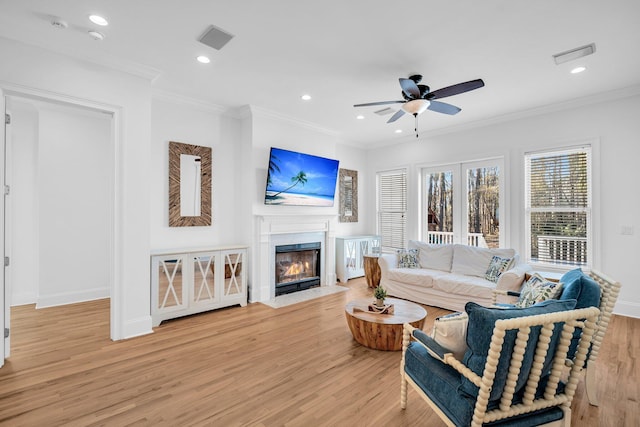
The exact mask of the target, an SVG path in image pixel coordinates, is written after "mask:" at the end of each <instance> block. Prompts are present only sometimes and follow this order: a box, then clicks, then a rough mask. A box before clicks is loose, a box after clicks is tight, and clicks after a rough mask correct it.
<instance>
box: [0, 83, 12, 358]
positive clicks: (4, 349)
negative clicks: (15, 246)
mask: <svg viewBox="0 0 640 427" xmlns="http://www.w3.org/2000/svg"><path fill="white" fill-rule="evenodd" d="M5 104H6V102H5V97H4V91H3V90H2V88H1V87H0V110H2V123H3V126H2V132H0V152H2V159H0V176H1V177H2V187H3V188H4V186H5V174H4V168H5V149H6V145H5V135H6V128H7V126H6V124H4V123H5V121H4V119H5V114H6V111H7V110H6V105H5ZM3 194H4V191H3ZM1 199H2V202H0V232H1V233H2V250H1V251H2V258H1V259H2V262H3V263H4V257H5V254H4V236H5V230H4V206H5V197H1ZM4 273H5V271H4V269H3V270H2V274H0V333H2V335H1V336H2V337H3V339H2V345H0V367H2V366H4V359H5V357H6V355H7V354H8V352H9V349H10V345H9V341H8V339H7V338H4V336H5V333H4V331H5V328H8V327H9V322H8V320H10V317H9V313H10V310H9V298H8V292H7V290H6V287H5V281H4Z"/></svg>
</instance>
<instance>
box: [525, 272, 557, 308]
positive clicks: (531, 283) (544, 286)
mask: <svg viewBox="0 0 640 427" xmlns="http://www.w3.org/2000/svg"><path fill="white" fill-rule="evenodd" d="M561 292H562V283H561V282H550V281H548V280H546V279H545V278H544V277H542V276H541V275H540V274H538V273H533V275H532V276H531V277H530V278H529V280H527V283H525V284H524V286H522V290H521V291H520V298H518V302H517V303H516V307H519V308H526V307H531V306H532V305H533V304H536V303H539V302H542V301H546V300H548V299H557V298H558V297H559V296H560V293H561Z"/></svg>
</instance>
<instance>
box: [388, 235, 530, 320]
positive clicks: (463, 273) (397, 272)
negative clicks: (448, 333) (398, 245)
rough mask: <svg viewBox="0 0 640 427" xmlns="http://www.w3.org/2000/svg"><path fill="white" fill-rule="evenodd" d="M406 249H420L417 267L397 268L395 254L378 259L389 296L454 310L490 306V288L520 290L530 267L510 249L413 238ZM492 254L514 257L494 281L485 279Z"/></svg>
mask: <svg viewBox="0 0 640 427" xmlns="http://www.w3.org/2000/svg"><path fill="white" fill-rule="evenodd" d="M408 248H409V249H418V250H419V251H418V261H419V268H398V255H396V254H383V255H381V256H380V258H379V259H378V263H379V264H380V272H381V278H380V284H381V285H382V286H383V287H384V288H385V289H386V290H387V293H388V294H389V295H391V296H395V297H399V298H403V299H407V300H410V301H415V302H418V303H422V304H426V305H432V306H436V307H442V308H446V309H449V310H454V311H464V305H465V304H466V303H467V302H469V301H473V302H476V303H478V304H481V305H484V306H489V305H491V304H492V301H493V289H501V290H508V291H516V292H517V291H519V290H520V288H521V287H522V283H523V281H524V276H525V273H526V272H527V271H529V270H530V269H531V267H530V266H529V265H528V264H526V263H521V262H519V257H518V255H517V254H516V253H515V250H513V249H487V248H478V247H473V246H466V245H430V244H427V243H424V242H419V241H414V240H411V241H409V245H408ZM494 255H496V256H499V257H501V258H511V259H513V262H512V263H511V266H510V267H509V269H508V270H506V271H504V272H503V273H502V274H501V275H500V276H499V278H498V281H497V283H494V282H492V281H489V280H487V279H485V273H486V272H487V269H488V267H489V264H490V263H491V260H492V258H493V256H494Z"/></svg>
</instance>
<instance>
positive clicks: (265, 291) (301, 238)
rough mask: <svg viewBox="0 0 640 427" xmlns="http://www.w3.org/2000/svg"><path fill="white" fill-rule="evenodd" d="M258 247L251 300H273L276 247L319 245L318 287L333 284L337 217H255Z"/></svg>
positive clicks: (334, 280) (334, 278)
mask: <svg viewBox="0 0 640 427" xmlns="http://www.w3.org/2000/svg"><path fill="white" fill-rule="evenodd" d="M256 220H257V227H256V230H257V231H258V242H259V247H258V251H256V252H257V253H256V254H255V255H254V263H255V264H254V265H255V270H254V271H255V274H254V280H253V281H252V283H251V292H250V301H251V302H259V301H261V302H265V301H269V300H271V299H273V298H274V297H275V245H276V244H283V243H285V242H286V243H304V242H307V241H312V240H315V241H320V242H321V243H322V257H321V275H320V280H321V282H320V286H333V285H335V283H336V269H335V229H336V225H337V220H338V216H337V215H314V214H311V215H256Z"/></svg>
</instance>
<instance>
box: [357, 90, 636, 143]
mask: <svg viewBox="0 0 640 427" xmlns="http://www.w3.org/2000/svg"><path fill="white" fill-rule="evenodd" d="M637 95H640V85H636V86H629V87H625V88H621V89H615V90H610V91H607V92H600V93H597V94H595V95H589V96H583V97H580V98H575V99H572V100H569V101H564V102H558V103H555V104H549V105H543V106H541V107H535V108H530V109H527V110H522V111H516V112H513V113H507V114H502V115H499V116H495V117H490V118H488V119H482V120H476V121H473V122H469V123H464V124H460V125H455V126H447V127H445V128H440V129H434V130H431V131H423V132H420V138H418V141H422V140H425V139H428V138H432V137H435V136H442V135H447V134H452V133H458V132H464V131H468V130H473V129H478V128H482V127H486V126H492V125H497V124H501V123H507V122H512V121H515V120H520V119H525V118H528V117H535V116H540V115H543V114H549V113H556V112H559V111H566V110H571V109H574V108H580V107H584V106H588V105H595V104H600V103H603V102H609V101H615V100H618V99H624V98H630V97H632V96H637ZM411 140H412V141H416V139H415V138H411V137H410V136H406V137H402V138H398V139H395V140H393V141H382V142H379V143H376V144H371V145H369V147H368V148H369V149H376V148H381V147H386V146H390V145H397V144H402V143H405V142H410V141H411Z"/></svg>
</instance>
